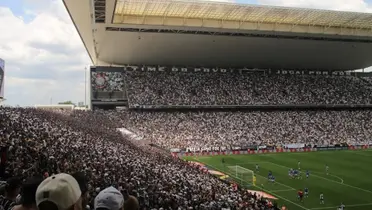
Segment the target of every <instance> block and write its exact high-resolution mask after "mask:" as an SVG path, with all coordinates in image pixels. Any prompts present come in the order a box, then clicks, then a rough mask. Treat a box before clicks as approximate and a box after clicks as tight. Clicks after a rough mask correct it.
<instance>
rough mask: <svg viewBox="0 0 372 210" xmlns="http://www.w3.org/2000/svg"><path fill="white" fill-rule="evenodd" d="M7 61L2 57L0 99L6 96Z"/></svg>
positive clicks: (0, 64) (0, 63)
mask: <svg viewBox="0 0 372 210" xmlns="http://www.w3.org/2000/svg"><path fill="white" fill-rule="evenodd" d="M4 78H5V61H4V60H3V59H1V58H0V99H1V98H4V86H5V85H4Z"/></svg>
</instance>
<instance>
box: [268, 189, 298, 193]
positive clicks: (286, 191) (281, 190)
mask: <svg viewBox="0 0 372 210" xmlns="http://www.w3.org/2000/svg"><path fill="white" fill-rule="evenodd" d="M294 190H295V189H293V190H292V189H287V190H273V191H270V192H289V191H294Z"/></svg>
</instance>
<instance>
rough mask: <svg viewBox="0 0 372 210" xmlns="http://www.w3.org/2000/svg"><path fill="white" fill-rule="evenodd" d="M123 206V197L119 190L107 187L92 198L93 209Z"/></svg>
mask: <svg viewBox="0 0 372 210" xmlns="http://www.w3.org/2000/svg"><path fill="white" fill-rule="evenodd" d="M123 206H124V197H123V195H122V194H121V193H120V192H119V190H117V189H115V188H114V187H108V188H106V189H104V190H102V191H101V192H100V193H98V195H97V197H96V198H95V199H94V209H108V210H119V209H121V208H122V207H123Z"/></svg>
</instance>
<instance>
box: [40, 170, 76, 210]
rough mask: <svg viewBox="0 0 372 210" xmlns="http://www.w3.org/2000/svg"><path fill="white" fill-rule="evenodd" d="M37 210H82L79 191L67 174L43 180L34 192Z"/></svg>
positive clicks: (74, 181) (73, 179)
mask: <svg viewBox="0 0 372 210" xmlns="http://www.w3.org/2000/svg"><path fill="white" fill-rule="evenodd" d="M36 204H37V206H38V209H39V210H82V203H81V190H80V187H79V184H78V182H77V181H76V179H75V178H74V177H72V176H71V175H69V174H64V173H61V174H57V175H53V176H50V177H48V178H47V179H45V180H44V181H43V182H42V183H41V184H40V185H39V187H38V188H37V190H36Z"/></svg>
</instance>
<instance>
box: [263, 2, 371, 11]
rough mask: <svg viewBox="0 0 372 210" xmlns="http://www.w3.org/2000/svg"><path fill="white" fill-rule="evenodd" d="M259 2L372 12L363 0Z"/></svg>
mask: <svg viewBox="0 0 372 210" xmlns="http://www.w3.org/2000/svg"><path fill="white" fill-rule="evenodd" d="M258 3H259V4H264V5H275V6H286V7H303V8H315V9H327V10H339V11H353V12H372V8H371V5H368V4H367V2H366V1H365V0H258Z"/></svg>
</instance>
